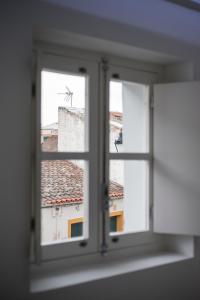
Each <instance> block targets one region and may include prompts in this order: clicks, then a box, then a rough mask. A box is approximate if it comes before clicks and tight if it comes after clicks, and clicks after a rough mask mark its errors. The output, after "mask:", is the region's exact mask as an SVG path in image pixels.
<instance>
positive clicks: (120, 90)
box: [109, 81, 149, 153]
mask: <svg viewBox="0 0 200 300" xmlns="http://www.w3.org/2000/svg"><path fill="white" fill-rule="evenodd" d="M109 99H110V100H109V111H110V121H109V122H110V145H109V147H110V152H138V153H139V152H142V153H144V152H148V149H149V87H148V86H146V85H142V84H137V83H132V82H127V81H110V95H109Z"/></svg>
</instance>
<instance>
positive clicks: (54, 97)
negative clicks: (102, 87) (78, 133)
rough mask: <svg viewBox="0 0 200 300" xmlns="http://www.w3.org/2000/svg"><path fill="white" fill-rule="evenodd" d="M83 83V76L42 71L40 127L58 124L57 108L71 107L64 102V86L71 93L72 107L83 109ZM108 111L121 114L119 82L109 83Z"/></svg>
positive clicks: (68, 103)
mask: <svg viewBox="0 0 200 300" xmlns="http://www.w3.org/2000/svg"><path fill="white" fill-rule="evenodd" d="M85 83H86V79H85V77H84V76H79V75H71V74H70V75H69V74H66V73H56V72H50V71H42V85H41V86H42V87H41V97H42V107H41V125H42V127H43V126H46V125H49V124H52V123H55V122H58V107H59V106H65V107H67V106H69V107H70V106H71V102H70V101H68V102H67V101H65V100H64V98H65V95H62V94H59V93H65V92H66V90H67V89H66V86H67V87H68V88H69V90H70V91H71V92H73V97H72V106H73V107H77V108H84V107H85ZM110 111H119V112H122V84H121V82H114V81H112V82H111V83H110Z"/></svg>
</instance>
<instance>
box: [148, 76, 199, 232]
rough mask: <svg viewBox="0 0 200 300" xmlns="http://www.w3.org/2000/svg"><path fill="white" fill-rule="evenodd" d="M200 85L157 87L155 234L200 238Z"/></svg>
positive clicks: (195, 83) (194, 83)
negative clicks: (199, 236) (198, 236)
mask: <svg viewBox="0 0 200 300" xmlns="http://www.w3.org/2000/svg"><path fill="white" fill-rule="evenodd" d="M199 156H200V82H186V83H170V84H158V85H155V86H154V231H155V232H158V233H170V234H184V235H200V158H199Z"/></svg>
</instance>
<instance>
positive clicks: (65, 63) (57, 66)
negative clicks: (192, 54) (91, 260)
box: [34, 47, 159, 263]
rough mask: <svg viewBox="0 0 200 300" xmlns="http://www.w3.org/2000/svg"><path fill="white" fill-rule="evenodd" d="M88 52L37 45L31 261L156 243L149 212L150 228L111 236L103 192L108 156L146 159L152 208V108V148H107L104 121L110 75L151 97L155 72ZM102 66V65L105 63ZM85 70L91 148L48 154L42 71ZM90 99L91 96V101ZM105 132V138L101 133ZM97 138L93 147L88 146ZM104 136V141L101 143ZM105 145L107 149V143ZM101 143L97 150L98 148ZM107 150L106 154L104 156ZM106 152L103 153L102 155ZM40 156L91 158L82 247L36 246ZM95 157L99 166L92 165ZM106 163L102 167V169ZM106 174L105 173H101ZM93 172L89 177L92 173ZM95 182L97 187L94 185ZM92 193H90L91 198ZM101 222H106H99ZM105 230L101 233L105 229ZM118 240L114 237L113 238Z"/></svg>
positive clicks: (70, 244)
mask: <svg viewBox="0 0 200 300" xmlns="http://www.w3.org/2000/svg"><path fill="white" fill-rule="evenodd" d="M91 57H92V59H91V58H90V53H84V52H82V51H72V52H70V50H69V54H68V53H66V54H65V53H63V52H62V53H59V51H58V52H54V51H52V52H51V51H49V49H48V51H46V50H44V49H42V50H41V49H40V47H39V48H38V47H37V74H36V77H37V80H36V87H37V88H36V92H37V93H36V116H37V118H36V131H37V138H36V145H37V149H36V174H35V175H36V176H35V177H36V196H35V198H36V199H37V200H36V201H34V203H35V204H36V205H35V213H34V215H35V219H36V222H35V223H36V228H35V233H34V237H35V239H34V240H35V245H34V249H35V251H34V254H35V261H36V262H38V263H40V262H41V261H46V260H47V261H48V260H55V259H59V258H66V257H71V256H76V255H87V254H89V253H101V254H103V255H104V254H105V253H106V252H108V251H112V250H114V249H123V248H127V247H130V246H136V245H137V246H138V245H143V244H154V243H156V235H155V234H154V233H153V231H152V227H153V226H152V218H150V217H152V215H151V216H150V211H149V218H150V219H149V221H150V227H149V231H146V232H138V233H128V234H120V235H118V234H115V237H113V236H112V235H110V233H109V212H108V209H107V208H106V205H105V201H104V199H105V196H106V195H105V193H106V186H108V161H109V159H111V158H112V159H116V158H117V159H119V158H121V159H125V160H126V159H131V160H145V161H148V162H149V202H150V203H149V204H150V205H149V207H150V208H151V207H152V111H151V108H150V107H149V143H150V148H149V149H150V150H149V152H148V153H117V154H116V153H109V152H108V140H109V136H108V132H109V128H108V127H109V120H108V94H109V80H110V79H112V74H115V73H118V74H120V79H121V80H125V81H131V82H135V83H141V84H146V85H149V86H150V93H149V97H151V91H152V84H153V83H156V82H158V81H159V71H158V70H157V69H156V68H155V69H154V68H152V67H151V66H148V65H147V67H146V70H145V66H144V65H142V64H141V67H139V66H138V64H135V63H133V64H132V65H131V66H130V61H127V60H123V59H119V60H116V59H115V58H110V60H109V62H106V61H105V58H103V59H102V56H100V55H97V56H96V57H95V55H93V56H91ZM105 65H106V68H105ZM83 66H84V67H85V68H86V69H87V74H89V75H90V79H91V80H92V81H91V82H92V89H93V90H92V91H91V92H90V94H91V95H93V96H92V97H90V99H91V98H92V99H95V100H93V101H92V102H91V103H90V105H91V107H89V119H90V121H91V123H92V124H95V122H97V124H99V126H97V128H96V129H95V126H90V125H89V129H90V133H89V134H90V138H89V140H90V146H89V149H90V153H89V152H83V153H76V152H70V153H58V152H56V153H52V152H49V153H48V152H41V145H40V119H41V118H40V115H41V111H40V110H41V100H40V99H41V71H42V70H43V69H46V70H52V71H58V72H59V71H60V72H67V73H70V72H71V73H73V74H78V75H80V73H79V72H78V70H79V68H80V67H83ZM89 101H90V100H89ZM149 106H151V99H149ZM105 137H106V138H105ZM95 139H96V148H95V149H93V150H92V148H93V146H92V145H94V144H95V143H94V142H92V141H95ZM104 139H105V140H106V142H104ZM105 147H107V150H106V148H105ZM99 148H100V153H99V152H98V149H99ZM104 155H105V156H104ZM103 156H104V157H103ZM42 159H48V160H54V159H61V160H62V159H84V160H87V161H90V162H91V163H90V170H89V174H90V175H89V178H90V179H89V180H90V182H91V184H90V187H89V195H90V199H91V198H92V199H93V200H94V199H95V201H89V239H88V240H87V241H86V243H87V245H86V247H80V241H72V242H66V243H60V244H59V243H56V244H52V245H47V246H41V245H40V239H41V236H40V234H41V232H40V226H41V224H40V222H41V220H40V214H41V206H40V176H41V174H40V162H41V160H42ZM97 161H98V164H97V167H96V168H93V167H91V166H94V165H95V164H96V162H97ZM103 168H105V172H104V170H103ZM105 173H106V176H105V177H104V174H105ZM92 174H93V175H94V176H93V175H92ZM94 187H96V188H94ZM91 195H93V196H92V197H91ZM103 223H105V224H103ZM103 231H104V232H103ZM116 241H117V242H116Z"/></svg>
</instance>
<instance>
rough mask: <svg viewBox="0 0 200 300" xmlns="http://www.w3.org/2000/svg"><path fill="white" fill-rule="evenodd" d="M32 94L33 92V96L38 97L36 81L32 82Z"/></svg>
mask: <svg viewBox="0 0 200 300" xmlns="http://www.w3.org/2000/svg"><path fill="white" fill-rule="evenodd" d="M31 94H32V98H35V97H36V84H35V83H32V88H31Z"/></svg>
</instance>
